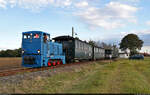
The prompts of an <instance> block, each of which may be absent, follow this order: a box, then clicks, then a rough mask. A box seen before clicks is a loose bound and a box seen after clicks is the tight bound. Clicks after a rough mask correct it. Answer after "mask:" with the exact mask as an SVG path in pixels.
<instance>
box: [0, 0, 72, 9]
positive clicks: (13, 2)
mask: <svg viewBox="0 0 150 95" xmlns="http://www.w3.org/2000/svg"><path fill="white" fill-rule="evenodd" d="M71 1H72V0H0V7H2V8H6V7H7V5H9V6H11V7H15V6H19V7H21V8H25V9H31V10H39V9H41V8H45V7H49V6H56V7H66V6H70V5H71V3H72V2H71Z"/></svg>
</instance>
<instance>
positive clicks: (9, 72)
mask: <svg viewBox="0 0 150 95" xmlns="http://www.w3.org/2000/svg"><path fill="white" fill-rule="evenodd" d="M102 61H104V62H108V61H109V60H98V61H84V62H75V63H71V64H62V65H56V66H51V67H42V68H16V69H10V70H4V71H0V77H4V76H11V75H16V74H21V73H26V72H36V71H43V70H49V69H54V68H59V67H65V66H71V65H80V64H89V63H92V62H102Z"/></svg>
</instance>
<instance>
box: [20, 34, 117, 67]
mask: <svg viewBox="0 0 150 95" xmlns="http://www.w3.org/2000/svg"><path fill="white" fill-rule="evenodd" d="M109 55H112V56H113V57H112V58H117V51H116V50H113V49H105V48H102V47H98V46H95V45H91V44H89V43H87V42H86V41H82V40H80V39H79V38H74V37H71V36H58V37H55V38H53V39H52V40H51V39H50V34H49V33H46V32H43V31H28V32H23V33H22V66H23V67H31V68H37V67H50V66H56V65H61V64H68V63H73V62H76V61H83V60H99V59H105V58H107V57H108V56H109Z"/></svg>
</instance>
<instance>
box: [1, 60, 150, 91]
mask: <svg viewBox="0 0 150 95" xmlns="http://www.w3.org/2000/svg"><path fill="white" fill-rule="evenodd" d="M6 88H7V89H6ZM0 92H1V93H150V58H146V59H145V60H127V59H121V60H119V61H114V62H111V63H110V62H105V63H103V62H97V63H93V64H88V65H85V66H81V67H80V68H74V69H73V71H72V72H62V73H58V74H55V75H54V76H52V77H47V78H42V77H40V76H39V77H37V78H35V79H33V80H30V81H27V80H24V81H23V82H22V83H21V84H16V85H15V84H7V85H3V86H0Z"/></svg>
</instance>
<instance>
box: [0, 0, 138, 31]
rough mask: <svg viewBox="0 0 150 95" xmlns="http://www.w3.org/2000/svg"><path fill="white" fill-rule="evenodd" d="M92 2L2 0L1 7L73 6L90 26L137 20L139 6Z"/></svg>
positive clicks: (119, 23) (109, 27) (107, 26)
mask: <svg viewBox="0 0 150 95" xmlns="http://www.w3.org/2000/svg"><path fill="white" fill-rule="evenodd" d="M95 1H97V0H95ZM116 1H118V0H116ZM134 1H135V0H134ZM90 2H91V1H90V0H78V1H77V0H0V7H2V8H6V5H9V6H11V7H15V6H19V7H22V8H26V9H31V10H37V11H39V10H40V9H41V8H45V7H50V6H53V7H60V8H68V7H69V8H68V9H70V10H71V8H73V9H75V10H74V11H73V14H75V15H76V16H78V17H79V18H80V19H81V20H82V21H83V22H84V23H86V24H88V25H89V27H90V28H95V27H101V28H105V29H115V28H118V27H119V28H120V27H123V26H125V25H126V24H128V23H136V22H137V20H136V16H135V13H136V12H137V10H138V8H137V7H135V6H132V5H128V4H123V3H120V2H115V1H114V0H113V1H111V2H109V3H107V4H105V6H104V7H102V6H100V5H99V6H94V5H93V4H92V5H91V3H90ZM93 2H94V1H93ZM101 5H104V4H101Z"/></svg>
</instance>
